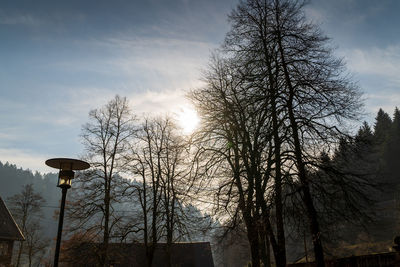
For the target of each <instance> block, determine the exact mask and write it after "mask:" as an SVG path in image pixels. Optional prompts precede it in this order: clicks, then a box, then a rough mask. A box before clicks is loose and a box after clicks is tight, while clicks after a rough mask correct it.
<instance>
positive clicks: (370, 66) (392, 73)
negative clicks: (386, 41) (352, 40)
mask: <svg viewBox="0 0 400 267" xmlns="http://www.w3.org/2000/svg"><path fill="white" fill-rule="evenodd" d="M344 55H345V58H346V60H347V65H348V67H349V68H350V69H351V70H352V71H354V72H356V73H360V74H373V75H379V76H383V77H385V78H387V79H389V80H390V81H392V82H395V83H396V84H399V85H400V80H399V77H400V45H393V46H388V47H386V48H377V47H375V48H370V49H364V50H362V49H351V50H345V51H344Z"/></svg>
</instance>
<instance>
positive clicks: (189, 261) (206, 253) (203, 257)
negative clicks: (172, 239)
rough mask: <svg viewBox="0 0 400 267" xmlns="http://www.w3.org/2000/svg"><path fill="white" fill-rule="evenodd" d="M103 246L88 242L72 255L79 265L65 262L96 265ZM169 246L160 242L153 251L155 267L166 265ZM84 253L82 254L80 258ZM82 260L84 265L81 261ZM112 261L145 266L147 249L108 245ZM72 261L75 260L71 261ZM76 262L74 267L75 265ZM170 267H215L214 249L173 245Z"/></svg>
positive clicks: (204, 245)
mask: <svg viewBox="0 0 400 267" xmlns="http://www.w3.org/2000/svg"><path fill="white" fill-rule="evenodd" d="M99 246H101V244H94V243H85V244H82V245H81V246H80V247H79V248H75V249H74V250H73V251H71V252H72V255H74V256H73V258H74V259H79V262H71V258H70V259H65V258H64V259H63V261H64V262H69V263H72V264H71V266H73V265H76V264H78V265H82V266H83V265H84V266H96V262H95V260H96V258H97V257H98V254H99V251H97V253H96V252H95V251H96V250H98V249H99ZM166 249H167V245H166V244H165V243H158V244H157V245H156V249H155V252H154V257H153V261H152V266H157V267H164V266H165V267H166V266H167V250H166ZM79 254H81V255H79ZM82 260H83V261H84V262H82ZM109 260H110V263H111V264H112V265H113V266H115V267H125V266H126V267H128V266H129V267H139V266H146V249H145V246H144V244H140V243H128V244H119V243H118V244H116V243H111V244H109ZM72 261H74V260H73V259H72ZM74 263H75V264H74ZM171 264H172V266H190V267H214V262H213V257H212V253H211V246H210V243H209V242H195V243H173V244H172V245H171Z"/></svg>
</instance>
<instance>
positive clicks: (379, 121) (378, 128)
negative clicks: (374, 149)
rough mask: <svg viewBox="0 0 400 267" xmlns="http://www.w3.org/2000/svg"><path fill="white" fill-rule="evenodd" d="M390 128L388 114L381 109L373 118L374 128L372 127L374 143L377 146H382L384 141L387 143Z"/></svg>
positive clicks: (390, 121)
mask: <svg viewBox="0 0 400 267" xmlns="http://www.w3.org/2000/svg"><path fill="white" fill-rule="evenodd" d="M391 126H392V120H391V119H390V116H389V114H387V113H386V112H384V111H383V109H379V111H378V114H377V115H376V118H375V127H374V137H375V142H376V144H378V145H383V143H384V142H385V141H387V138H388V133H389V129H390V128H391Z"/></svg>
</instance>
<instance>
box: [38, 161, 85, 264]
mask: <svg viewBox="0 0 400 267" xmlns="http://www.w3.org/2000/svg"><path fill="white" fill-rule="evenodd" d="M45 163H46V165H47V166H50V167H52V168H56V169H59V170H60V172H59V173H58V183H57V187H60V188H61V189H62V197H61V206H60V216H59V218H58V232H57V243H56V251H55V254H54V267H58V257H59V254H60V244H61V234H62V226H63V221H64V208H65V199H66V197H67V190H68V189H69V188H71V182H72V179H74V175H75V173H74V171H77V170H85V169H87V168H89V167H90V165H89V163H87V162H85V161H82V160H78V159H68V158H55V159H48V160H46V162H45Z"/></svg>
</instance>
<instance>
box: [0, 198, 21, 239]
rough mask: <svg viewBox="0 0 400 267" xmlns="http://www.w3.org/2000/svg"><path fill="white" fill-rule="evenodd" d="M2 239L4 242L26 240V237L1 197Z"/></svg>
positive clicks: (0, 225) (0, 232)
mask: <svg viewBox="0 0 400 267" xmlns="http://www.w3.org/2000/svg"><path fill="white" fill-rule="evenodd" d="M0 239H3V240H25V238H24V235H23V234H22V232H21V230H20V229H19V227H18V225H17V223H16V222H15V221H14V218H13V217H12V215H11V213H10V211H9V210H8V209H7V206H6V204H5V203H4V201H3V199H2V198H1V197H0Z"/></svg>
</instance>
